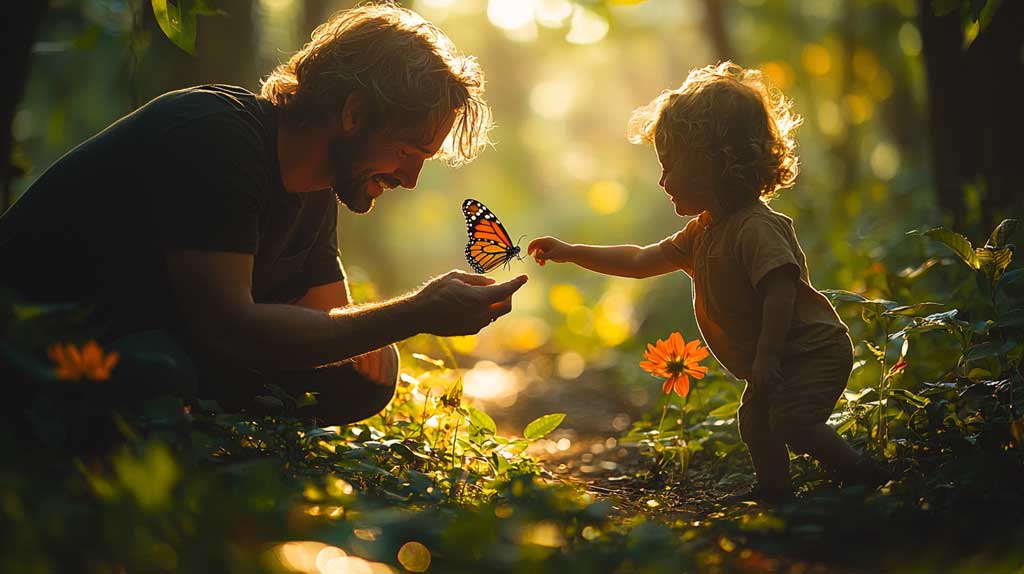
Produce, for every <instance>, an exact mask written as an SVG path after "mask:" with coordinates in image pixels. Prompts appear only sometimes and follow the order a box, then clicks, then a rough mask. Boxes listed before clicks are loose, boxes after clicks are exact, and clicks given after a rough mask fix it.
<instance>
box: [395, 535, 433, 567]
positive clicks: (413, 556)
mask: <svg viewBox="0 0 1024 574" xmlns="http://www.w3.org/2000/svg"><path fill="white" fill-rule="evenodd" d="M398 563H399V564H401V565H402V566H403V567H404V568H405V569H406V570H408V571H410V572H426V571H427V568H430V550H428V549H427V547H426V546H424V545H423V544H421V543H419V542H416V541H412V542H406V543H405V544H403V545H402V547H401V548H399V549H398Z"/></svg>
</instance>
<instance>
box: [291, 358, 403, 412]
mask: <svg viewBox="0 0 1024 574" xmlns="http://www.w3.org/2000/svg"><path fill="white" fill-rule="evenodd" d="M397 382H398V375H397V374H396V375H395V377H394V381H393V382H392V383H391V384H381V383H380V382H376V381H372V380H370V379H368V378H366V377H364V376H363V375H361V374H359V373H358V372H356V370H355V369H354V368H353V367H352V365H350V364H345V365H339V366H335V367H326V368H323V369H317V370H315V371H310V372H307V373H303V374H302V375H297V376H296V377H294V378H293V379H292V380H290V381H288V382H287V383H286V384H284V385H282V387H284V388H285V389H286V390H288V391H289V392H292V393H305V392H309V393H315V395H316V404H315V405H310V406H308V407H304V408H302V409H300V410H299V415H300V416H308V417H312V418H315V419H317V420H318V421H319V422H321V423H323V424H327V425H342V424H348V423H353V422H356V421H360V420H363V419H365V418H369V417H372V416H373V415H375V414H377V413H379V412H381V411H382V410H384V409H385V408H386V407H387V406H388V404H389V403H390V402H391V400H392V399H393V398H394V396H395V387H396V385H397Z"/></svg>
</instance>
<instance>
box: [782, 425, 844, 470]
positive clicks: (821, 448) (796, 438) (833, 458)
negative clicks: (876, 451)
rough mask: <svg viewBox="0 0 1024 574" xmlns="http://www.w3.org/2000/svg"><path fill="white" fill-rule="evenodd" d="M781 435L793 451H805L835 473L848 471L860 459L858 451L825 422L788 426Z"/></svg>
mask: <svg viewBox="0 0 1024 574" xmlns="http://www.w3.org/2000/svg"><path fill="white" fill-rule="evenodd" d="M783 437H784V439H785V441H786V444H788V445H789V446H790V447H791V448H792V449H793V451H794V452H797V453H801V454H803V453H807V454H809V455H811V456H812V457H814V458H815V459H817V460H818V461H820V462H821V463H822V464H823V465H825V466H826V467H827V468H828V469H829V470H831V471H833V472H836V473H840V474H845V473H847V472H850V471H851V470H852V469H853V468H855V467H856V466H857V464H858V463H859V462H860V460H861V456H860V453H858V452H857V451H855V450H853V447H852V446H850V443H848V442H846V441H845V440H843V437H841V436H839V433H837V432H836V431H835V429H833V428H832V427H830V426H828V425H827V424H825V423H814V424H810V425H805V426H800V427H794V428H790V429H787V430H786V431H785V432H784V433H783Z"/></svg>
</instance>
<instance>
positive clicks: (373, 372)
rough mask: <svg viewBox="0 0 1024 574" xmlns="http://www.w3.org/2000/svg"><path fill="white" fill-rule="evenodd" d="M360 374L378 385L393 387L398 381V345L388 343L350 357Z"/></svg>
mask: <svg viewBox="0 0 1024 574" xmlns="http://www.w3.org/2000/svg"><path fill="white" fill-rule="evenodd" d="M352 366H353V367H355V369H356V372H357V373H359V374H360V375H362V376H364V377H366V378H367V379H370V380H371V381H373V382H374V383H377V384H378V385H382V386H385V387H393V386H395V383H396V382H397V381H398V347H396V346H394V345H388V346H387V347H381V348H380V349H377V350H375V351H370V352H369V353H366V354H363V355H359V356H358V357H355V358H354V359H352Z"/></svg>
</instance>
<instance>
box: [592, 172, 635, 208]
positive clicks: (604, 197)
mask: <svg viewBox="0 0 1024 574" xmlns="http://www.w3.org/2000/svg"><path fill="white" fill-rule="evenodd" d="M628 197H629V192H628V191H627V190H626V187H625V186H624V185H622V184H621V183H619V182H617V181H613V180H601V181H597V182H594V184H593V185H591V186H590V189H588V190H587V204H588V205H590V208H591V209H593V210H594V211H595V212H597V213H599V214H601V215H610V214H612V213H615V212H617V211H619V210H620V209H622V208H623V207H624V206H625V205H626V200H627V199H628Z"/></svg>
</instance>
